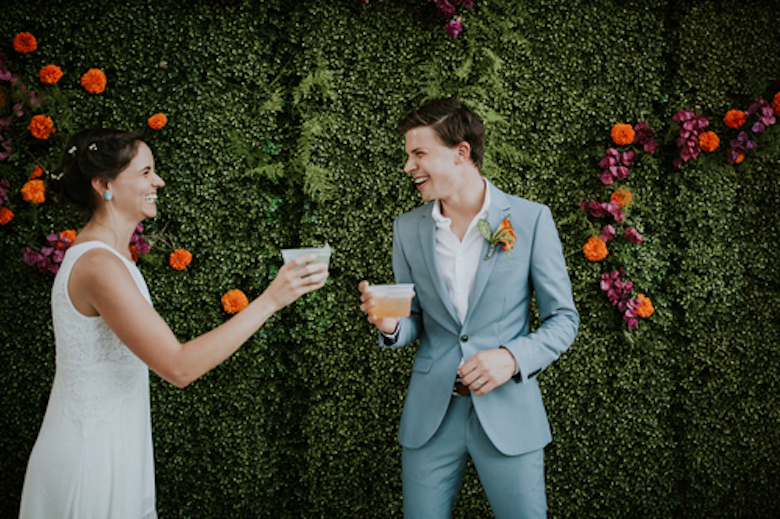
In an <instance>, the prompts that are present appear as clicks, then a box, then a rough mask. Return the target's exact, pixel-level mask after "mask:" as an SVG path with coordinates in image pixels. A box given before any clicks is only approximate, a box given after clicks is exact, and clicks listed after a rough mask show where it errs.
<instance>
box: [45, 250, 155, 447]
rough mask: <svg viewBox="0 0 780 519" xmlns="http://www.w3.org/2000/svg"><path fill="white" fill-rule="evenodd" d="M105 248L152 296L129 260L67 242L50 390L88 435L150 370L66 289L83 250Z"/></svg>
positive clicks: (55, 295) (56, 297)
mask: <svg viewBox="0 0 780 519" xmlns="http://www.w3.org/2000/svg"><path fill="white" fill-rule="evenodd" d="M95 248H105V249H108V250H110V251H111V252H113V253H114V254H116V255H117V256H118V257H119V258H121V259H122V261H123V262H124V263H125V265H126V266H127V269H128V271H129V272H130V274H131V275H132V277H133V280H134V281H135V283H136V285H137V286H138V289H139V290H140V291H141V294H142V295H143V296H144V298H146V300H147V301H149V304H151V297H150V295H149V289H148V287H147V286H146V282H145V281H144V279H143V276H142V275H141V272H140V271H139V270H138V268H137V267H136V266H135V264H134V263H132V262H131V261H129V260H127V259H126V258H123V257H122V256H121V255H120V254H119V253H117V252H116V251H115V250H114V249H112V248H111V247H109V246H108V245H106V244H104V243H102V242H97V241H93V242H85V243H81V244H78V245H74V246H72V247H71V248H70V249H68V251H67V252H66V254H65V258H64V259H63V261H62V265H61V266H60V270H59V272H58V273H57V276H56V278H55V280H54V286H53V287H52V301H51V304H52V316H53V321H54V337H55V342H56V351H57V360H56V364H57V369H56V375H55V378H54V384H53V387H52V395H53V396H54V394H55V393H57V392H62V393H63V394H62V395H58V396H62V397H64V398H63V401H64V402H65V403H66V405H65V413H66V415H67V416H68V417H69V418H72V419H74V420H76V421H78V422H79V423H80V424H81V428H82V434H83V435H84V437H87V436H89V434H90V433H91V432H92V430H93V428H94V426H95V425H96V424H97V423H98V422H99V421H101V420H111V419H112V418H113V417H114V416H116V414H117V413H118V412H119V409H120V405H121V403H122V402H123V401H124V400H125V399H127V398H130V397H132V396H133V395H134V394H136V393H137V392H138V391H139V389H140V388H142V387H145V386H147V385H148V381H149V369H148V368H147V366H146V365H145V364H144V363H143V362H142V361H141V360H140V359H138V357H136V356H135V354H134V353H133V352H132V351H130V349H128V348H127V346H125V345H124V344H123V343H122V341H120V340H119V338H118V337H117V336H116V334H114V332H113V331H111V329H110V328H109V327H108V325H106V322H105V321H104V320H103V318H102V317H99V316H98V317H87V316H85V315H83V314H81V313H79V312H78V310H76V308H75V307H74V306H73V303H72V301H71V299H70V296H69V294H68V280H69V279H70V273H71V271H72V269H73V265H74V264H75V263H76V261H77V260H78V259H79V258H80V257H81V255H82V254H84V253H85V252H87V251H89V250H92V249H95Z"/></svg>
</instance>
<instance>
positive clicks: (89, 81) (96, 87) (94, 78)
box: [81, 68, 106, 94]
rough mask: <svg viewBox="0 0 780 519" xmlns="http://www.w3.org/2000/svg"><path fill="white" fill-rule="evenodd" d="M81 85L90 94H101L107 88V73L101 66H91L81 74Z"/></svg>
mask: <svg viewBox="0 0 780 519" xmlns="http://www.w3.org/2000/svg"><path fill="white" fill-rule="evenodd" d="M81 86H83V87H84V90H86V91H87V92H89V93H90V94H100V93H102V92H103V91H104V90H105V89H106V75H105V74H104V73H103V71H102V70H100V69H99V68H91V69H89V70H88V71H87V72H86V73H84V75H83V76H81Z"/></svg>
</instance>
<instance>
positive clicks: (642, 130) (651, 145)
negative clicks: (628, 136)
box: [634, 121, 658, 153]
mask: <svg viewBox="0 0 780 519" xmlns="http://www.w3.org/2000/svg"><path fill="white" fill-rule="evenodd" d="M653 135H654V132H653V130H651V129H650V126H649V125H648V124H647V121H639V122H638V123H636V126H634V144H637V145H639V146H642V148H643V149H644V150H645V151H646V152H648V153H654V152H655V150H656V149H657V148H658V141H656V140H655V139H653Z"/></svg>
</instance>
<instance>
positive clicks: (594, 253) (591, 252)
mask: <svg viewBox="0 0 780 519" xmlns="http://www.w3.org/2000/svg"><path fill="white" fill-rule="evenodd" d="M582 251H583V252H584V253H585V257H586V258H588V259H589V260H590V261H601V260H603V259H604V258H606V257H607V255H608V254H609V251H608V250H607V244H606V243H604V242H603V241H601V240H600V239H599V238H598V237H596V236H592V237H591V238H590V239H589V240H588V243H586V244H585V245H583V246H582Z"/></svg>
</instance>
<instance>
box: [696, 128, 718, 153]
mask: <svg viewBox="0 0 780 519" xmlns="http://www.w3.org/2000/svg"><path fill="white" fill-rule="evenodd" d="M699 146H701V149H703V150H704V151H715V150H717V149H718V146H720V138H718V134H717V133H715V132H704V133H702V134H701V135H699Z"/></svg>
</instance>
